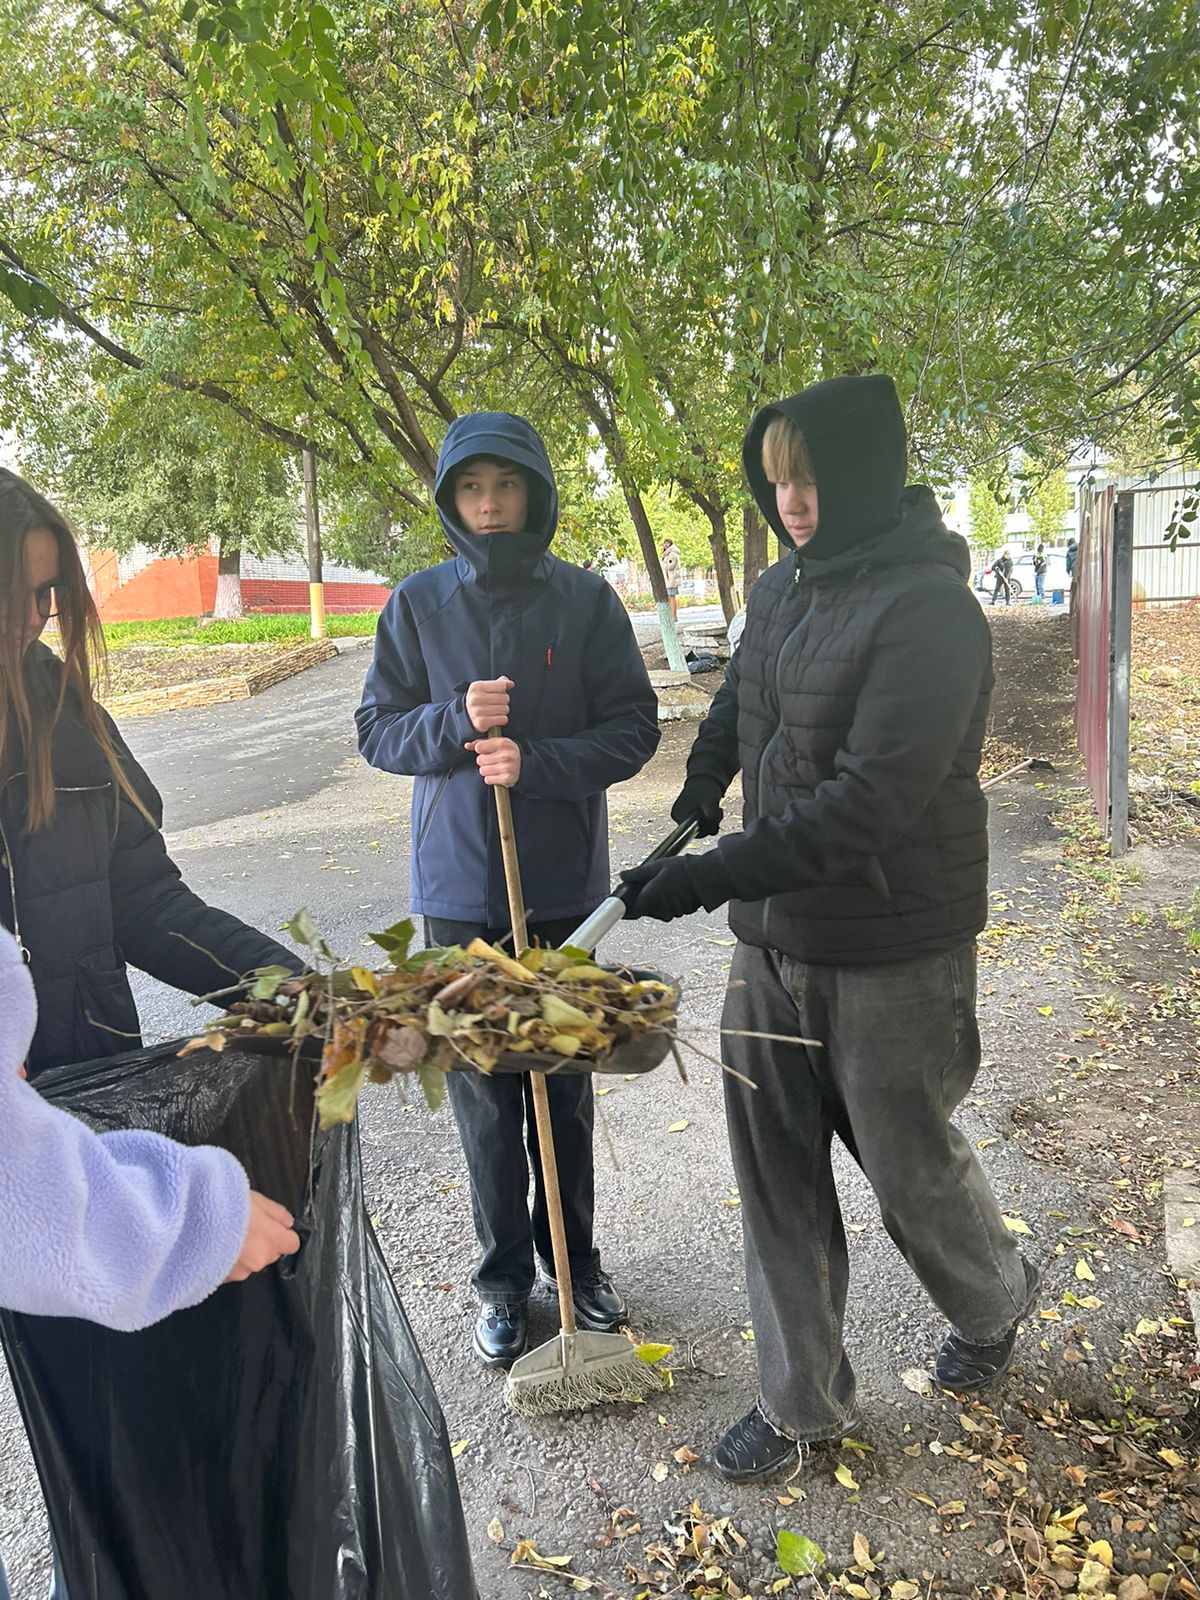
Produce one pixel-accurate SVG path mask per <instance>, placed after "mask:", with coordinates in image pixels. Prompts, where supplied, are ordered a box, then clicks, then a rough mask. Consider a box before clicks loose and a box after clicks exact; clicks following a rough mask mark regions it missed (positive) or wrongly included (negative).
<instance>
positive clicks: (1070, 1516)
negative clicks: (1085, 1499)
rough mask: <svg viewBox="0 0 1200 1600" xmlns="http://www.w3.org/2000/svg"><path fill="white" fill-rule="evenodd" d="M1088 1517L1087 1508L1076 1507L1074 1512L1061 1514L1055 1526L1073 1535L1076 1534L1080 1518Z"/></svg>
mask: <svg viewBox="0 0 1200 1600" xmlns="http://www.w3.org/2000/svg"><path fill="white" fill-rule="evenodd" d="M1086 1515H1087V1507H1086V1506H1076V1507H1075V1509H1074V1510H1073V1511H1063V1512H1060V1513H1059V1515H1058V1516H1057V1517H1055V1519H1054V1526H1055V1527H1056V1528H1062V1529H1065V1530H1066V1532H1067V1533H1068V1534H1072V1533H1074V1532H1075V1524H1076V1523H1077V1522H1078V1521H1079V1519H1080V1517H1084V1516H1086Z"/></svg>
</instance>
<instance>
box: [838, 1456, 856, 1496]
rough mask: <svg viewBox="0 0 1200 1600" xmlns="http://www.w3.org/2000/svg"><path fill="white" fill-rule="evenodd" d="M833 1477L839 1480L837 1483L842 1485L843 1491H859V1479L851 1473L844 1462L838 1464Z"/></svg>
mask: <svg viewBox="0 0 1200 1600" xmlns="http://www.w3.org/2000/svg"><path fill="white" fill-rule="evenodd" d="M833 1475H834V1477H835V1478H836V1479H837V1481H838V1482H839V1483H840V1484H841V1486H842V1488H843V1489H857V1488H858V1479H857V1478H856V1477H855V1476H854V1474H853V1473H852V1472H851V1471H850V1468H849V1467H848V1466H847V1465H846V1463H845V1462H844V1461H839V1462H838V1465H837V1468H836V1470H835V1471H834V1474H833Z"/></svg>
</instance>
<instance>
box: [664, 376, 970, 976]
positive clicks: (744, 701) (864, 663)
mask: <svg viewBox="0 0 1200 1600" xmlns="http://www.w3.org/2000/svg"><path fill="white" fill-rule="evenodd" d="M854 381H861V382H864V383H873V382H876V381H877V380H870V379H868V380H854ZM785 407H786V403H785ZM895 416H896V420H897V421H898V418H899V413H898V409H897V410H896V414H895ZM869 420H870V419H869V416H868V418H867V422H868V424H869ZM886 421H887V424H888V426H889V427H890V426H892V420H891V418H890V417H889V418H887V419H886ZM751 437H753V430H752V435H751ZM758 437H759V439H760V440H761V430H760V431H759V435H758ZM901 439H902V434H901ZM873 444H877V445H878V448H877V449H876V450H875V451H873V449H872V446H873ZM885 454H886V451H885V449H884V446H883V445H882V444H878V441H875V440H873V439H872V437H871V434H870V429H869V426H867V427H866V428H865V429H864V428H860V430H859V431H858V433H857V435H856V449H855V451H854V452H853V453H852V456H851V462H850V465H848V466H847V468H846V471H847V472H849V471H851V470H852V465H853V461H854V460H855V459H857V460H858V462H859V463H860V469H859V470H860V475H861V474H863V473H865V474H866V475H867V476H868V477H869V476H870V470H871V469H870V464H871V463H872V462H877V461H879V460H880V458H881V457H882V456H884V455H885ZM813 455H814V467H815V475H816V478H817V488H818V493H819V496H820V511H819V520H818V534H819V533H820V532H821V528H822V524H823V523H824V520H825V506H826V504H829V505H830V506H831V508H832V507H837V508H838V509H839V514H840V515H839V521H838V522H837V523H835V524H834V526H833V531H834V532H838V533H841V534H843V535H844V533H845V530H846V528H847V527H848V526H849V522H848V516H849V513H850V510H851V509H852V506H853V500H854V484H853V481H852V479H850V478H848V477H846V476H845V475H843V476H842V477H841V478H840V479H839V478H837V473H838V470H839V469H838V465H837V463H836V462H831V461H830V460H829V459H828V458H827V457H826V458H824V459H822V458H821V457H820V456H819V455H818V453H817V452H813ZM899 461H900V466H899V470H900V472H901V473H902V471H903V465H902V463H903V455H902V453H901V455H900V457H899ZM823 472H824V481H823V480H822V473H823ZM750 476H751V484H752V486H753V487H755V488H756V490H758V491H759V494H758V497H759V500H760V504H761V505H762V508H763V511H764V512H765V513H766V514H767V515H768V517H769V520H771V522H772V523H773V524H775V525H776V526H777V527H778V520H777V515H776V513H775V507H774V498H773V492H772V491H770V488H769V486H767V485H765V480H764V479H763V478H762V475H761V471H760V473H759V474H758V482H757V483H756V482H755V475H754V474H753V473H751V474H750ZM831 477H832V479H833V481H831ZM827 485H828V486H829V489H830V492H829V493H828V495H827V492H826V491H827ZM839 491H840V492H839ZM768 494H769V495H770V499H769V500H768ZM826 540H827V543H826V549H829V548H830V547H831V543H833V541H832V540H831V536H830V533H829V532H827V533H826ZM814 543H815V541H814ZM837 544H840V548H837V547H836V544H835V545H834V548H833V553H831V554H829V555H827V556H825V557H824V558H818V559H814V558H812V557H810V556H809V555H808V554H807V553H805V552H801V551H796V550H794V549H793V550H791V551H790V553H789V554H787V555H785V556H784V558H783V559H782V560H780V561H779V562H777V563H776V564H775V565H774V566H773V567H771V568H770V569H769V570H768V571H767V572H766V573H764V574H763V576H762V577H761V578H760V579H759V580H758V582H757V584H756V585H755V587H754V589H753V591H752V593H751V596H750V601H749V605H748V607H747V613H746V627H745V632H744V634H743V636H742V642H741V645H740V648H739V649H738V651H737V653H736V654H735V656H734V658H733V661H732V662H731V664H730V668H729V672H728V674H727V676H726V680H725V683H724V685H723V687H722V688H721V690H720V691H719V692H718V694H717V696H716V698H715V700H714V701H713V706H712V710H711V712H710V714H709V716H708V718H707V719H706V721H705V722H704V723H703V724H702V726H701V729H700V732H699V734H698V736H697V739H696V743H695V745H694V746H693V749H692V753H691V756H690V757H689V761H688V776H689V779H691V778H696V777H704V778H708V779H711V780H713V781H715V783H716V784H718V785H720V786H722V787H723V786H726V785H728V783H729V782H730V781H731V780H732V778H733V775H734V774H735V773H736V772H737V770H738V769H739V767H740V769H741V772H742V785H743V793H744V799H745V811H744V821H743V828H744V831H743V832H741V833H736V834H731V835H729V836H727V837H725V838H723V839H722V840H721V841H720V843H719V845H718V848H717V850H716V851H714V852H712V854H711V855H709V856H702V857H693V858H691V862H692V866H693V870H694V873H695V876H696V879H697V882H698V884H700V885H701V886H702V890H703V892H704V899H705V903H707V904H716V903H719V902H720V900H721V899H722V898H724V897H725V896H726V895H728V894H729V893H730V890H731V889H732V897H733V904H732V905H731V909H730V926H731V927H732V928H733V930H734V932H735V933H736V934H737V935H738V937H739V938H741V939H743V940H745V941H746V942H747V943H750V944H755V945H762V946H767V947H770V948H773V949H776V950H781V951H783V952H784V953H786V954H788V955H791V956H793V957H795V958H797V959H799V960H803V961H810V962H817V963H826V964H835V965H862V964H867V963H873V962H885V961H900V960H904V959H906V958H908V957H911V956H915V955H918V954H920V953H921V952H925V951H936V950H945V949H951V948H953V947H954V946H955V945H958V944H961V943H963V942H964V941H966V940H968V939H970V938H972V937H974V935H975V934H977V933H978V932H979V930H980V929H981V928H982V927H983V925H984V923H985V921H986V918H987V859H988V846H987V804H986V801H985V800H984V797H983V794H982V792H981V790H980V787H979V762H980V754H981V750H982V745H983V739H984V734H985V730H986V723H987V713H988V705H989V700H990V695H991V689H992V666H991V635H990V631H989V629H988V626H987V622H986V620H985V618H984V617H983V614H982V612H981V610H980V607H979V603H978V601H977V600H976V599H975V597H974V595H973V594H972V593H971V591H970V590H969V589H968V587H967V581H966V580H967V577H968V574H969V571H970V563H969V556H968V552H967V547H966V545H965V543H964V541H963V540H962V539H961V538H959V536H958V535H957V534H952V533H950V532H948V531H947V529H946V528H945V527H944V525H943V523H942V520H941V516H940V514H939V511H938V506H937V502H936V500H935V499H934V496H933V494H932V493H931V492H930V490H928V489H926V488H921V487H916V488H911V489H906V490H904V491H903V494H902V495H900V496H899V503H898V515H897V514H893V518H892V522H891V525H890V526H889V527H887V528H885V530H884V531H883V532H882V533H876V534H875V536H874V537H873V538H870V539H867V540H864V541H860V542H855V541H853V539H852V538H846V537H844V536H843V537H842V538H841V539H839V540H838V541H837Z"/></svg>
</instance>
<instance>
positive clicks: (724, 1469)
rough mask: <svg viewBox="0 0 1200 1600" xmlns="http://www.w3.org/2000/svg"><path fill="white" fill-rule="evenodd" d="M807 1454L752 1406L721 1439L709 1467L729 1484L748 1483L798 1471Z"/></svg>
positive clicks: (805, 1445)
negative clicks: (797, 1468)
mask: <svg viewBox="0 0 1200 1600" xmlns="http://www.w3.org/2000/svg"><path fill="white" fill-rule="evenodd" d="M808 1453H809V1446H808V1445H807V1444H804V1443H802V1442H800V1441H799V1440H797V1439H789V1438H788V1436H787V1434H786V1433H780V1431H779V1429H778V1428H777V1427H776V1426H775V1425H774V1423H772V1422H769V1421H768V1420H767V1418H766V1417H765V1416H764V1415H763V1412H762V1410H761V1408H760V1407H759V1406H758V1405H755V1406H754V1407H753V1409H752V1410H750V1411H747V1413H746V1415H745V1416H744V1417H743V1418H742V1419H741V1421H740V1422H735V1423H734V1425H733V1427H732V1428H730V1429H729V1431H728V1433H726V1434H724V1435H723V1436H722V1438H721V1440H720V1442H719V1443H718V1445H717V1448H716V1449H715V1450H714V1451H713V1464H714V1465H715V1467H716V1469H717V1471H718V1472H719V1473H720V1474H721V1476H722V1477H724V1478H728V1479H729V1480H730V1482H732V1483H752V1482H753V1481H754V1479H755V1478H768V1477H770V1476H771V1475H772V1474H773V1473H777V1472H782V1471H783V1469H784V1468H785V1467H798V1466H799V1465H800V1463H801V1462H802V1461H804V1460H805V1459H806V1457H807V1456H808Z"/></svg>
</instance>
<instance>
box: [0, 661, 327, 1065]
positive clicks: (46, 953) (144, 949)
mask: <svg viewBox="0 0 1200 1600" xmlns="http://www.w3.org/2000/svg"><path fill="white" fill-rule="evenodd" d="M33 649H34V651H35V652H36V656H35V659H34V670H35V671H38V672H44V673H46V674H47V679H48V682H47V695H46V698H48V699H49V700H50V703H53V699H54V697H55V696H56V695H57V692H58V681H59V674H61V671H62V667H61V663H60V662H59V660H58V658H57V657H56V656H55V655H53V653H52V652H51V651H50V650H48V649H47V648H46V647H45V646H44V645H41V644H38V645H34V646H33ZM109 732H110V733H111V734H112V736H113V740H114V743H115V745H116V749H117V752H118V754H119V756H120V759H121V761H122V764H123V765H124V768H125V771H126V772H127V773H128V775H129V777H130V779H131V780H132V782H133V784H134V786H135V788H136V789H137V792H138V794H139V795H140V796H141V798H142V800H143V802H144V803H145V805H146V808H147V810H148V811H149V812H150V813H151V815H152V816H153V817H154V818H155V820H156V822H161V819H162V801H161V799H160V798H159V794H158V791H157V790H156V789H155V787H154V785H153V784H152V783H151V782H150V779H149V778H148V777H147V776H146V774H145V772H144V771H143V770H142V768H141V767H140V766H139V765H138V763H137V762H136V761H135V760H134V758H133V756H132V754H131V753H130V751H129V748H128V746H127V745H126V744H125V743H124V741H123V740H122V739H121V736H120V734H119V733H117V730H116V728H115V727H114V726H113V725H112V723H111V722H110V723H109ZM53 765H54V783H55V789H56V809H55V817H54V821H53V822H52V823H51V825H50V826H49V827H48V828H42V829H39V830H38V831H37V832H35V833H30V832H28V831H27V829H26V827H25V815H26V810H25V807H26V784H25V776H24V774H23V773H22V772H19V771H18V772H16V773H14V774H13V776H12V777H10V778H9V780H8V782H7V783H6V784H5V785H4V787H3V789H2V790H0V849H2V857H0V861H2V864H0V922H3V924H4V926H5V927H6V928H7V929H8V930H9V931H10V932H11V933H13V934H15V935H16V937H17V940H18V943H19V944H20V945H21V946H22V947H23V949H24V951H25V952H26V956H27V959H28V961H29V966H30V971H31V973H32V975H33V982H34V988H35V989H36V991H37V1000H38V1028H37V1034H36V1036H35V1038H34V1041H33V1046H32V1049H31V1050H30V1054H29V1072H30V1076H31V1077H32V1076H34V1075H36V1074H37V1073H38V1072H40V1071H44V1070H45V1069H46V1068H48V1067H54V1066H60V1065H62V1064H63V1063H64V1062H73V1061H85V1060H89V1059H91V1058H93V1057H98V1056H109V1055H119V1054H120V1053H121V1052H122V1051H126V1050H134V1049H136V1048H137V1046H138V1044H139V1042H140V1040H139V1036H138V1016H137V1010H136V1008H135V1006H134V1003H133V994H132V992H131V990H130V987H129V978H128V974H127V972H126V969H125V963H126V962H127V961H130V962H132V963H133V964H134V965H135V966H137V967H140V968H141V969H142V970H143V971H144V972H148V973H150V975H151V976H152V977H155V978H158V979H160V980H161V981H162V982H163V983H167V984H170V985H171V986H172V987H174V988H177V989H183V990H185V991H187V992H188V993H190V994H194V995H202V994H211V993H214V992H216V991H217V990H219V989H222V988H225V987H227V986H228V985H229V984H230V982H231V981H232V979H231V977H230V972H229V970H228V969H232V970H233V971H234V972H236V973H245V972H249V971H250V970H251V969H252V968H254V967H258V966H268V965H271V964H272V963H276V962H277V963H279V964H280V965H284V966H288V967H290V968H292V969H293V970H295V971H299V970H301V967H302V963H301V962H300V961H299V960H298V959H297V957H296V955H295V953H294V952H292V951H288V950H285V949H284V948H283V947H282V946H281V945H278V944H276V943H275V941H274V940H273V939H268V938H267V937H266V936H265V935H264V934H261V933H259V932H257V931H256V930H255V929H253V928H249V927H247V926H246V924H245V923H244V922H239V921H238V919H237V918H236V917H233V916H230V915H229V913H228V912H225V911H218V910H216V909H215V908H214V907H213V906H209V905H205V903H204V901H203V900H201V899H200V898H199V897H198V896H197V895H195V894H193V893H192V891H191V890H190V889H189V888H187V887H186V885H185V884H184V883H183V881H182V879H181V877H180V872H179V868H178V867H177V866H176V865H175V863H174V862H173V861H172V860H171V858H170V856H169V855H168V854H167V849H166V845H165V843H164V842H163V836H162V834H161V832H160V831H159V829H158V828H157V827H152V826H151V824H150V823H149V822H148V821H147V820H146V818H145V817H144V816H143V815H142V814H141V813H140V812H139V811H138V809H137V808H136V807H135V806H134V805H132V804H131V803H130V801H129V800H128V799H126V798H124V797H122V798H121V800H120V802H119V804H118V800H117V795H116V792H115V788H114V784H113V780H112V774H111V772H110V771H109V767H108V763H107V761H106V760H105V757H104V753H103V751H102V750H101V749H100V746H99V745H98V744H97V742H96V740H95V738H94V737H93V735H92V733H91V732H90V730H89V729H88V727H87V724H86V723H85V722H84V720H83V714H82V711H81V709H80V707H79V704H78V701H77V700H76V699H75V698H74V697H73V696H72V695H70V694H68V697H67V700H66V704H65V706H64V708H63V714H62V716H61V718H60V719H59V724H58V727H57V729H56V730H55V735H54V749H53ZM176 935H180V936H181V937H176Z"/></svg>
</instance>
